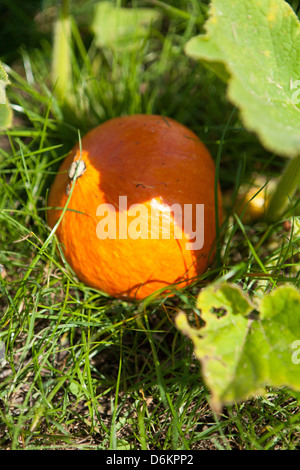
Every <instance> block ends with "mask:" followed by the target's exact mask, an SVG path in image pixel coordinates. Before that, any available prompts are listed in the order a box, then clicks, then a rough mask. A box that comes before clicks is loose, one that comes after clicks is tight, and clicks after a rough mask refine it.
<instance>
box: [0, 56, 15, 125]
mask: <svg viewBox="0 0 300 470" xmlns="http://www.w3.org/2000/svg"><path fill="white" fill-rule="evenodd" d="M7 85H9V79H8V76H7V73H6V72H5V70H4V68H3V66H2V65H1V63H0V129H5V128H6V127H9V126H10V124H11V121H12V110H11V107H10V105H9V103H8V101H7V98H6V93H5V90H6V87H7Z"/></svg>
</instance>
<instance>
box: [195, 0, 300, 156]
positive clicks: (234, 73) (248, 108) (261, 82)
mask: <svg viewBox="0 0 300 470" xmlns="http://www.w3.org/2000/svg"><path fill="white" fill-rule="evenodd" d="M205 26H206V34H205V35H201V36H196V37H195V38H192V39H191V40H190V41H189V42H188V43H187V45H186V53H187V54H188V55H189V56H191V57H193V58H195V59H200V60H201V61H203V62H204V64H206V65H207V66H208V67H210V68H212V69H213V70H214V71H215V72H216V73H217V74H218V75H219V76H220V77H221V78H222V79H223V80H226V81H228V97H229V99H230V100H231V102H232V103H233V104H234V105H236V106H237V107H238V108H239V110H240V114H241V118H242V120H243V122H244V124H245V126H246V127H247V128H248V129H249V130H252V131H255V132H256V133H257V135H258V136H259V138H260V140H261V142H262V144H263V145H264V146H265V147H266V148H267V149H268V150H270V151H273V152H275V153H277V154H281V155H283V156H287V157H293V156H295V155H298V154H299V153H300V108H299V103H300V23H299V20H298V18H297V16H296V14H295V13H294V11H293V10H292V8H291V7H290V5H289V4H288V3H286V2H285V1H284V0H263V1H261V0H247V1H241V0H212V2H211V5H210V17H209V19H208V21H207V22H206V25H205Z"/></svg>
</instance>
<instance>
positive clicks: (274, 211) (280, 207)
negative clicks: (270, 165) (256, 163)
mask: <svg viewBox="0 0 300 470" xmlns="http://www.w3.org/2000/svg"><path fill="white" fill-rule="evenodd" d="M299 185H300V155H298V156H297V157H295V158H293V159H291V160H290V161H289V162H288V164H287V165H286V167H285V169H284V172H283V174H282V176H281V178H280V180H279V183H278V185H277V188H276V189H275V191H274V193H273V195H272V196H271V200H270V203H269V206H268V208H267V211H266V216H265V217H266V220H267V222H269V223H272V222H277V221H278V220H279V219H280V217H281V216H282V214H283V213H284V211H285V209H286V208H287V206H288V204H289V201H290V199H291V198H292V197H293V195H294V194H295V192H296V190H297V188H298V186H299Z"/></svg>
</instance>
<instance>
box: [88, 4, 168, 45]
mask: <svg viewBox="0 0 300 470" xmlns="http://www.w3.org/2000/svg"><path fill="white" fill-rule="evenodd" d="M159 18H160V13H159V12H158V11H156V10H153V9H151V8H120V7H115V6H114V5H113V4H112V3H110V2H108V1H104V2H99V3H97V4H96V6H95V16H94V21H93V23H92V31H93V33H94V34H95V40H96V44H97V46H98V47H101V48H102V47H107V48H110V49H112V50H118V51H123V50H132V49H136V48H138V47H139V44H140V43H141V41H144V39H145V34H146V33H147V31H149V27H150V25H151V24H152V23H153V22H155V21H157V20H158V19H159Z"/></svg>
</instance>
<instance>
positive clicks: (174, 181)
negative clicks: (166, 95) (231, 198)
mask: <svg viewBox="0 0 300 470" xmlns="http://www.w3.org/2000/svg"><path fill="white" fill-rule="evenodd" d="M214 181H215V167H214V163H213V160H212V158H211V156H210V154H209V152H208V150H207V149H206V147H205V146H204V145H203V143H201V141H200V140H199V138H198V137H197V136H196V135H195V134H194V133H193V132H192V131H190V130H189V129H187V128H186V127H185V126H183V125H182V124H179V123H178V122H176V121H174V120H173V119H170V118H166V117H162V116H155V115H142V114H140V115H132V116H126V117H120V118H114V119H111V120H109V121H107V122H105V123H104V124H101V125H100V126H98V127H96V128H95V129H93V130H92V131H90V132H89V133H88V134H87V135H86V136H85V137H84V138H83V139H82V142H81V146H79V144H77V145H76V146H75V147H74V148H73V150H72V151H71V152H70V153H69V155H68V156H67V157H66V159H65V160H64V162H63V163H62V165H61V167H60V169H59V172H58V174H57V175H56V178H55V180H54V182H53V185H52V187H51V189H50V192H49V199H48V207H49V208H50V209H49V210H48V223H49V225H50V226H51V227H54V225H55V224H56V222H57V221H58V219H59V217H60V215H61V213H62V209H63V208H64V206H65V205H66V204H67V210H66V211H65V213H64V215H63V218H62V219H61V221H60V223H59V225H58V227H57V230H56V235H57V237H58V240H59V241H60V243H61V246H62V249H63V252H64V256H65V258H66V260H67V262H68V263H69V265H70V266H71V267H72V268H73V270H74V272H75V273H76V275H77V277H78V279H80V280H81V281H83V282H84V283H85V284H87V285H88V286H92V287H95V288H97V289H99V290H102V291H104V292H106V293H108V294H110V295H112V296H115V297H121V298H129V299H142V298H145V297H146V296H148V295H150V294H152V293H153V292H155V291H156V290H158V289H161V288H168V287H169V288H170V286H171V285H172V284H174V283H176V286H177V287H183V286H185V285H187V284H189V283H190V282H191V280H193V279H194V278H195V277H196V276H197V275H199V274H201V273H203V272H205V270H206V269H207V268H208V265H209V263H210V262H211V260H212V258H213V245H214V240H215V202H214ZM218 200H219V213H220V220H221V193H220V190H219V196H218ZM203 209H204V210H203Z"/></svg>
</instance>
